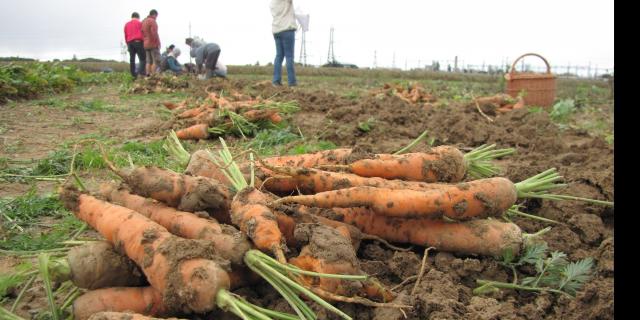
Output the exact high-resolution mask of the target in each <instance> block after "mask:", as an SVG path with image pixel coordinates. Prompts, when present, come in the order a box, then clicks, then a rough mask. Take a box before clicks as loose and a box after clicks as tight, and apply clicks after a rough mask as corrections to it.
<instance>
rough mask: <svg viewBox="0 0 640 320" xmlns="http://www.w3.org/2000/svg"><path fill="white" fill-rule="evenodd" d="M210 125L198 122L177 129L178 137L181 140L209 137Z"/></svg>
mask: <svg viewBox="0 0 640 320" xmlns="http://www.w3.org/2000/svg"><path fill="white" fill-rule="evenodd" d="M208 129H209V125H207V124H206V123H201V124H196V125H193V126H191V127H188V128H185V129H180V130H178V131H176V135H177V136H178V139H181V140H201V139H207V138H209V131H208Z"/></svg>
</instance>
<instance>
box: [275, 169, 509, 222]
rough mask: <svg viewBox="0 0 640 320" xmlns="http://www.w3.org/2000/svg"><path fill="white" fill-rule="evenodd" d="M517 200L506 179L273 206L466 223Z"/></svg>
mask: <svg viewBox="0 0 640 320" xmlns="http://www.w3.org/2000/svg"><path fill="white" fill-rule="evenodd" d="M517 199H518V192H517V190H516V187H515V185H514V184H513V183H512V182H511V181H509V180H508V179H505V178H488V179H482V180H476V181H471V182H468V183H462V184H458V185H456V186H455V187H450V188H444V189H434V190H427V191H416V190H402V189H389V188H375V187H354V188H348V189H341V190H336V191H326V192H320V193H317V194H314V195H300V196H289V197H284V198H280V199H278V200H276V201H274V203H291V202H294V203H300V204H303V205H307V206H313V207H321V208H334V207H341V208H348V207H360V206H364V207H369V208H371V209H372V210H373V211H374V212H376V213H378V214H381V215H385V216H391V217H403V218H417V217H423V218H439V217H441V216H442V215H445V216H447V217H449V218H452V219H457V220H465V219H470V218H477V217H487V216H497V215H499V214H502V213H503V212H504V211H506V210H507V209H509V208H510V207H511V206H513V205H514V204H515V202H516V200H517Z"/></svg>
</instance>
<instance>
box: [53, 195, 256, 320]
mask: <svg viewBox="0 0 640 320" xmlns="http://www.w3.org/2000/svg"><path fill="white" fill-rule="evenodd" d="M60 196H61V198H62V200H63V203H64V204H65V206H66V207H67V208H68V209H69V210H70V211H72V212H74V214H75V215H76V216H77V217H78V218H79V219H81V220H83V221H85V222H87V223H88V224H89V225H90V226H92V227H93V228H95V229H96V230H97V231H98V232H99V233H100V234H102V235H103V236H104V237H105V238H106V240H107V241H109V242H111V243H113V244H115V246H116V247H117V248H119V250H122V251H123V252H124V253H126V254H127V256H128V257H130V258H131V259H132V260H133V261H134V262H136V264H137V265H138V266H140V267H141V268H142V271H143V272H144V274H145V275H146V276H147V280H148V281H149V283H150V284H151V286H152V287H153V288H154V289H155V290H157V291H158V292H159V293H160V294H161V295H162V297H163V299H162V302H163V305H164V306H165V307H166V308H168V309H170V310H168V312H183V313H205V312H208V311H211V310H214V309H215V308H216V307H220V308H222V309H225V310H229V311H231V312H233V313H234V314H236V315H238V316H240V317H241V318H243V319H249V318H248V317H247V316H246V315H245V313H250V314H252V315H253V314H257V315H259V316H264V315H263V314H262V313H261V312H260V311H258V310H257V309H256V308H255V306H253V305H251V304H249V303H246V302H245V301H242V300H239V299H238V298H237V297H236V296H235V295H233V294H232V293H230V292H229V291H228V290H229V289H230V277H229V275H228V273H227V271H226V270H225V269H224V268H223V266H224V267H226V264H228V261H226V260H223V259H221V258H219V257H218V255H217V253H216V252H215V250H214V249H213V247H212V246H211V242H210V241H206V240H192V239H183V238H179V237H177V236H174V235H172V234H171V233H169V231H167V229H165V228H164V227H162V226H160V225H158V224H157V223H155V222H153V221H151V220H150V219H149V218H147V217H144V216H143V215H141V214H139V213H137V212H135V211H133V210H131V209H127V208H124V207H121V206H118V205H114V204H111V203H108V202H105V201H102V200H99V199H97V198H95V197H92V196H90V195H86V194H82V193H79V192H78V191H77V190H75V188H73V187H72V186H65V188H64V190H63V191H62V192H61V195H60ZM262 318H264V317H262Z"/></svg>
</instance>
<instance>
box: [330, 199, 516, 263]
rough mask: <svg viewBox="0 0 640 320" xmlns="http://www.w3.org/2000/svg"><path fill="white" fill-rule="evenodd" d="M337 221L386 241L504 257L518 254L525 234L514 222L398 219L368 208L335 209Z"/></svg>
mask: <svg viewBox="0 0 640 320" xmlns="http://www.w3.org/2000/svg"><path fill="white" fill-rule="evenodd" d="M333 211H334V212H335V213H336V214H337V215H336V216H334V218H336V219H337V220H340V221H343V222H345V223H349V224H352V225H354V226H356V227H358V228H359V229H360V230H361V231H362V232H364V233H368V234H373V235H376V236H379V237H381V238H383V239H385V240H387V241H391V242H398V243H411V244H415V245H420V246H430V247H435V248H436V249H438V250H441V251H447V252H455V253H462V254H477V255H484V256H495V257H497V256H501V255H502V254H503V253H504V252H505V251H506V250H511V252H513V254H514V255H517V254H518V253H519V252H520V250H521V249H522V246H523V239H524V237H523V234H522V231H521V230H520V228H519V227H518V226H517V225H516V224H513V223H505V222H501V221H499V220H493V219H478V220H470V221H463V222H446V221H443V220H433V219H399V218H391V217H384V216H379V215H377V214H376V213H375V212H373V211H371V210H369V209H366V208H335V209H333Z"/></svg>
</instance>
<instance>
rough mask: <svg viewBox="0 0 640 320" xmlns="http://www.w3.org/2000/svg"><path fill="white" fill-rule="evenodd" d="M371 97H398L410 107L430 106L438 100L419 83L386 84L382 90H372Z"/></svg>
mask: <svg viewBox="0 0 640 320" xmlns="http://www.w3.org/2000/svg"><path fill="white" fill-rule="evenodd" d="M371 95H373V96H378V95H386V96H396V97H398V98H399V99H401V100H403V101H405V102H407V103H408V104H410V105H416V104H421V105H428V104H430V103H433V102H435V101H436V98H435V97H434V96H433V95H431V94H429V93H427V92H426V90H425V89H424V88H423V87H422V86H420V85H419V84H418V83H417V82H413V83H409V84H407V85H400V84H391V83H385V84H384V86H383V88H382V89H376V90H372V91H371Z"/></svg>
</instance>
